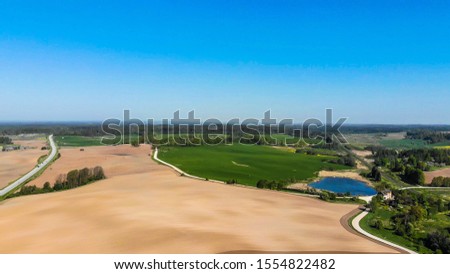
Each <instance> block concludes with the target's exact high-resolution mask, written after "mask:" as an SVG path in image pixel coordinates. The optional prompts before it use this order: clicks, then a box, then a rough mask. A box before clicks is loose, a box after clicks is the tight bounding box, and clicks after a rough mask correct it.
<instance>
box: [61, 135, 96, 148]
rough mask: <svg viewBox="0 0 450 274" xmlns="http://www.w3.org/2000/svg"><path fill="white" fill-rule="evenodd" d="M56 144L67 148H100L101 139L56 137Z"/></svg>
mask: <svg viewBox="0 0 450 274" xmlns="http://www.w3.org/2000/svg"><path fill="white" fill-rule="evenodd" d="M55 141H56V144H58V146H68V147H86V146H101V145H102V143H101V137H85V136H56V137H55Z"/></svg>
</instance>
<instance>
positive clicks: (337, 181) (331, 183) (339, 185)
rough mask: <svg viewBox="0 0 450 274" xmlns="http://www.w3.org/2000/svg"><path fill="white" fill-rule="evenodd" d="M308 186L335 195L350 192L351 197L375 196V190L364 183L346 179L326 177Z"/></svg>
mask: <svg viewBox="0 0 450 274" xmlns="http://www.w3.org/2000/svg"><path fill="white" fill-rule="evenodd" d="M310 186H312V187H314V188H317V189H322V190H328V191H332V192H335V193H346V192H350V194H351V195H353V196H371V195H375V194H377V191H376V190H375V189H373V188H371V187H369V186H368V185H366V184H365V183H364V182H361V181H358V180H353V179H348V178H337V177H326V178H323V179H322V180H320V181H318V182H315V183H312V184H310Z"/></svg>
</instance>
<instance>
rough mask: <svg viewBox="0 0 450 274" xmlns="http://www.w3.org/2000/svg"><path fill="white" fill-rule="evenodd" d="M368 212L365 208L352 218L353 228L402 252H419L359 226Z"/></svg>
mask: <svg viewBox="0 0 450 274" xmlns="http://www.w3.org/2000/svg"><path fill="white" fill-rule="evenodd" d="M368 213H369V212H368V211H367V210H364V211H363V212H361V213H360V214H358V215H357V216H356V217H355V218H353V220H352V226H353V228H354V229H355V230H356V231H357V232H359V233H360V234H362V235H364V236H365V237H367V238H370V239H372V240H375V241H377V242H379V243H382V244H384V245H387V246H390V247H392V248H394V249H396V250H399V251H400V252H402V253H409V254H417V253H416V252H415V251H412V250H409V249H407V248H405V247H403V246H399V245H396V244H394V243H391V242H389V241H386V240H384V239H381V238H378V237H377V236H374V235H372V234H370V233H369V232H367V231H365V230H364V229H362V228H361V227H360V226H359V222H360V221H361V220H362V219H363V218H364V217H365V216H366V215H367V214H368Z"/></svg>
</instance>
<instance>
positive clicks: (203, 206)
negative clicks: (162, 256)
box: [0, 145, 397, 253]
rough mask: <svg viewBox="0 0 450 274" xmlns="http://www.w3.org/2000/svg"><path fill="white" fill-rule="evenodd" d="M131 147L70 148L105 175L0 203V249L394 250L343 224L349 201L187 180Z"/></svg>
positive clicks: (83, 163) (146, 150)
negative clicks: (93, 153)
mask: <svg viewBox="0 0 450 274" xmlns="http://www.w3.org/2000/svg"><path fill="white" fill-rule="evenodd" d="M104 149H105V150H107V149H106V148H104ZM108 149H111V151H110V152H108V153H109V154H108V155H110V154H113V152H117V154H122V153H124V151H131V149H134V148H131V147H129V148H126V147H125V148H122V147H109V148H108ZM96 150H97V149H96ZM141 150H142V151H141ZM97 151H101V149H100V148H98V150H97ZM135 151H139V152H136V154H134V152H133V153H132V155H136V156H129V158H125V159H122V160H120V158H119V159H117V163H116V160H110V159H109V156H108V155H103V156H98V157H99V158H97V160H96V161H98V162H95V163H94V159H90V158H89V157H86V159H85V156H86V155H87V154H88V153H89V150H88V149H86V151H85V152H88V153H85V154H82V153H81V152H80V153H78V152H76V154H77V155H79V156H78V157H80V158H81V159H80V160H79V161H80V163H79V164H81V166H86V165H90V164H89V163H86V161H92V164H94V165H102V166H104V167H105V171H106V173H107V176H108V178H107V179H105V180H101V181H98V182H95V183H93V184H90V185H87V186H83V187H80V188H77V189H72V190H69V191H63V192H57V193H50V194H43V195H34V196H24V197H19V198H14V199H10V200H5V201H3V202H1V203H0V216H2V218H0V231H1V233H0V242H1V243H2V244H1V245H0V253H222V252H242V251H245V252H252V251H255V252H296V253H309V252H318V253H323V252H331V253H341V252H344V253H347V252H353V253H396V252H397V251H395V250H393V249H391V248H388V247H385V246H382V245H379V244H377V243H374V242H371V241H369V240H367V239H364V238H362V237H360V236H357V235H355V234H352V233H350V232H348V231H347V230H346V229H345V228H344V227H343V226H342V225H341V224H340V219H341V217H342V216H344V215H345V214H347V213H348V212H350V211H352V210H354V209H355V208H356V206H355V205H343V204H331V203H326V202H322V201H320V200H317V199H312V198H307V197H301V196H298V195H290V194H287V193H281V192H275V191H268V190H259V189H250V188H244V187H238V186H229V185H224V184H219V183H212V182H206V181H199V180H195V179H190V178H186V177H183V176H178V175H177V174H176V173H175V172H174V171H172V170H171V169H170V168H168V167H166V166H163V165H159V164H157V163H156V162H154V161H153V160H152V159H151V158H150V157H148V155H147V154H148V153H149V151H150V147H149V146H148V145H145V146H141V147H140V148H138V149H136V150H135ZM105 153H106V152H105ZM141 153H142V155H141ZM65 154H66V155H65V156H64V155H63V157H62V158H61V159H60V160H61V161H62V160H63V159H64V157H65V158H66V159H69V158H71V157H74V159H73V160H71V161H73V162H75V159H76V157H75V156H69V154H70V153H69V152H67V153H65ZM145 155H147V156H145ZM141 156H142V157H141ZM102 157H103V158H102ZM111 157H112V156H111ZM118 157H119V156H118ZM124 157H125V156H124ZM60 160H58V161H60ZM58 161H57V162H58ZM66 161H68V160H66ZM74 166H75V165H74ZM114 166H116V168H118V169H120V170H121V171H120V172H119V171H113V169H114ZM56 168H58V166H56V163H55V164H54V166H53V169H56ZM67 168H69V169H70V168H72V166H71V167H69V166H68V164H67ZM52 172H54V171H52ZM60 172H63V171H62V170H61V171H58V172H57V173H60ZM114 172H115V173H114ZM55 174H56V173H55Z"/></svg>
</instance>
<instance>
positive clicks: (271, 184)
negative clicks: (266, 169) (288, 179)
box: [256, 180, 287, 190]
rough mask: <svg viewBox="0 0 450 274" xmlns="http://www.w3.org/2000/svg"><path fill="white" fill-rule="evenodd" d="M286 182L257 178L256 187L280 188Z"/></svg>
mask: <svg viewBox="0 0 450 274" xmlns="http://www.w3.org/2000/svg"><path fill="white" fill-rule="evenodd" d="M286 185H287V183H285V182H276V181H268V180H259V181H258V182H257V183H256V187H257V188H265V189H272V190H282V189H283V188H285V187H286Z"/></svg>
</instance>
